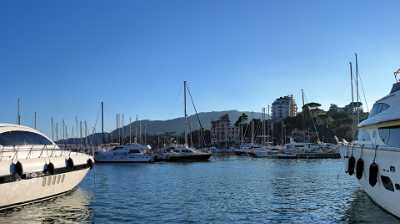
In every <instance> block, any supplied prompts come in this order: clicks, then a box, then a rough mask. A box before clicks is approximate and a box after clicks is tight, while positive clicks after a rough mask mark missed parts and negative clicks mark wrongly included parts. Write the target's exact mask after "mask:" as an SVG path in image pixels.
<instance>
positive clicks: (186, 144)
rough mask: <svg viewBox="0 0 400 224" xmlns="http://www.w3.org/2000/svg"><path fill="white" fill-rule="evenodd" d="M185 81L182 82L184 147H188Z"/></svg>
mask: <svg viewBox="0 0 400 224" xmlns="http://www.w3.org/2000/svg"><path fill="white" fill-rule="evenodd" d="M186 84H187V83H186V81H183V107H184V115H185V146H188V136H187V126H188V119H187V111H186Z"/></svg>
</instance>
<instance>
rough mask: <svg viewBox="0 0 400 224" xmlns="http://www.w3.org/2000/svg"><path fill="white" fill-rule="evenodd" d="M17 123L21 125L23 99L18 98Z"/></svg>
mask: <svg viewBox="0 0 400 224" xmlns="http://www.w3.org/2000/svg"><path fill="white" fill-rule="evenodd" d="M17 124H18V125H21V99H20V98H19V97H18V99H17Z"/></svg>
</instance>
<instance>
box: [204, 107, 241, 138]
mask: <svg viewBox="0 0 400 224" xmlns="http://www.w3.org/2000/svg"><path fill="white" fill-rule="evenodd" d="M238 140H239V128H236V127H234V126H232V123H231V120H230V119H229V115H228V114H225V115H223V116H221V117H220V118H219V119H218V120H216V121H212V122H211V144H213V145H227V144H229V143H232V142H236V141H238Z"/></svg>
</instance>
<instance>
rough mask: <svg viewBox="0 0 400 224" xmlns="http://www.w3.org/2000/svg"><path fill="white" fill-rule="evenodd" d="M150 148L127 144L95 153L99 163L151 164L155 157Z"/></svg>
mask: <svg viewBox="0 0 400 224" xmlns="http://www.w3.org/2000/svg"><path fill="white" fill-rule="evenodd" d="M150 149H151V147H150V146H146V145H141V144H127V145H119V146H115V147H113V148H112V149H111V150H106V151H98V152H96V153H95V157H94V158H95V160H96V162H97V163H150V162H153V161H154V156H153V155H151V154H149V153H148V151H149V150H150Z"/></svg>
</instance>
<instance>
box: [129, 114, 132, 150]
mask: <svg viewBox="0 0 400 224" xmlns="http://www.w3.org/2000/svg"><path fill="white" fill-rule="evenodd" d="M129 144H132V118H131V117H129Z"/></svg>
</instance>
